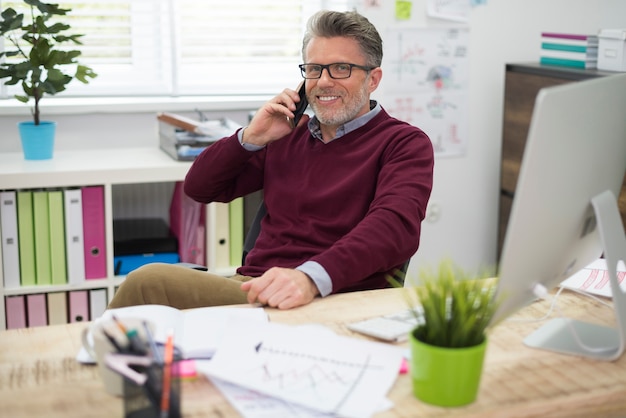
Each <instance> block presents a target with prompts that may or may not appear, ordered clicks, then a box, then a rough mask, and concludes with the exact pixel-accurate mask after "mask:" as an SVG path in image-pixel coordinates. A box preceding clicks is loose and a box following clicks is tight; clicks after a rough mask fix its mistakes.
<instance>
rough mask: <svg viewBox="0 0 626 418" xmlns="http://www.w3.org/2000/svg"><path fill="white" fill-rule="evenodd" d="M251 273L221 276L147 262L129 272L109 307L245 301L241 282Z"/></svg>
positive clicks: (237, 302)
mask: <svg viewBox="0 0 626 418" xmlns="http://www.w3.org/2000/svg"><path fill="white" fill-rule="evenodd" d="M250 279H252V277H247V276H241V275H235V276H233V277H222V276H218V275H215V274H211V273H207V272H206V271H200V270H194V269H192V268H189V267H183V266H178V265H175V264H164V263H152V264H146V265H144V266H142V267H140V268H138V269H136V270H134V271H132V272H130V273H129V274H128V276H127V277H126V280H124V282H123V283H122V284H121V285H120V287H119V289H118V290H117V292H116V293H115V296H114V297H113V300H111V303H109V306H108V307H109V308H121V307H124V306H134V305H145V304H157V305H169V306H173V307H175V308H178V309H189V308H198V307H203V306H221V305H234V304H240V303H248V300H247V299H246V295H247V294H246V293H245V292H242V291H241V289H240V286H241V283H242V282H245V281H248V280H250Z"/></svg>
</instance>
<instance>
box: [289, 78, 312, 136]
mask: <svg viewBox="0 0 626 418" xmlns="http://www.w3.org/2000/svg"><path fill="white" fill-rule="evenodd" d="M304 86H305V83H304V81H303V82H302V84H301V85H300V88H299V89H298V95H299V96H300V101H299V102H298V103H296V110H294V112H293V114H294V118H293V119H292V120H291V123H292V126H293V127H294V128H295V127H296V126H298V122H300V118H302V115H303V114H304V111H305V110H306V108H307V106H308V105H309V102H308V100H307V99H306V89H305V87H304Z"/></svg>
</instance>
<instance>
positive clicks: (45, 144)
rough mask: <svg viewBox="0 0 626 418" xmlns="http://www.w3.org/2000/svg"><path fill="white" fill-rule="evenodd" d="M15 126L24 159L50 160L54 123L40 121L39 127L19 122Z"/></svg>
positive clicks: (32, 123)
mask: <svg viewBox="0 0 626 418" xmlns="http://www.w3.org/2000/svg"><path fill="white" fill-rule="evenodd" d="M17 125H18V128H19V131H20V138H21V140H22V150H23V151H24V158H25V159H27V160H49V159H51V158H52V152H53V150H54V134H55V131H56V122H47V121H42V122H40V123H39V125H35V123H34V122H20V123H18V124H17Z"/></svg>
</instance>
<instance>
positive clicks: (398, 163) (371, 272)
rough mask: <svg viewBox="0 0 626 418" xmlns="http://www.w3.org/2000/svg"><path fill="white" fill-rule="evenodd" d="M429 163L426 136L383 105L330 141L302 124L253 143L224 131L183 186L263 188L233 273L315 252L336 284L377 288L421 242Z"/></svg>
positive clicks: (227, 196) (226, 195)
mask: <svg viewBox="0 0 626 418" xmlns="http://www.w3.org/2000/svg"><path fill="white" fill-rule="evenodd" d="M305 125H306V124H305ZM433 164H434V158H433V148H432V144H431V142H430V140H429V138H428V136H427V135H426V134H425V133H424V132H423V131H421V130H420V129H418V128H416V127H414V126H412V125H409V124H407V123H405V122H401V121H399V120H397V119H394V118H392V117H391V116H389V114H387V112H385V111H384V109H383V110H381V112H379V114H378V115H376V116H375V117H374V118H373V119H372V120H371V121H369V122H368V123H367V124H365V125H364V126H362V127H360V128H358V129H356V130H355V131H352V132H350V133H348V134H346V135H344V136H342V137H340V138H338V139H336V140H334V141H331V142H329V143H327V144H324V143H323V142H321V141H320V140H318V139H315V138H314V137H313V136H312V135H311V133H310V132H309V130H308V128H307V127H306V126H300V127H299V128H297V129H295V130H294V131H292V132H291V133H290V134H289V135H287V136H286V137H284V138H282V139H280V140H278V141H275V142H273V143H271V144H269V145H267V147H265V148H264V149H262V150H260V151H256V152H251V151H247V150H246V149H244V148H243V147H242V146H241V144H240V143H239V140H238V138H237V135H236V134H235V135H233V136H230V137H227V138H224V139H222V140H220V141H218V142H216V143H215V144H213V145H211V146H210V147H208V148H207V149H206V150H205V151H204V152H203V153H202V154H200V155H199V156H198V157H197V158H196V160H195V161H194V163H193V165H192V167H191V169H190V170H189V173H188V174H187V177H186V179H185V192H186V193H187V195H188V196H190V197H191V198H193V199H195V200H197V201H200V202H204V203H209V202H213V201H217V202H229V201H231V200H232V199H235V198H237V197H240V196H244V195H246V194H248V193H251V192H254V191H256V190H260V189H263V190H264V192H263V193H264V201H265V205H266V207H267V215H266V216H265V218H264V219H263V222H262V223H261V233H260V234H259V237H258V238H257V241H256V244H255V246H254V249H253V250H252V251H251V252H250V253H249V254H248V255H247V257H246V265H244V266H242V267H240V268H239V269H238V270H237V271H238V273H240V274H243V275H248V276H253V277H257V276H260V275H261V274H263V272H265V271H266V270H268V269H269V268H271V267H275V266H277V267H287V268H295V267H297V266H299V265H301V264H302V263H304V262H305V261H316V262H318V263H319V264H321V265H322V266H323V267H324V268H325V269H326V271H327V273H328V274H329V275H330V277H331V280H332V283H333V290H332V293H338V292H347V291H354V290H367V289H377V288H383V287H386V286H388V282H387V279H386V277H385V276H386V275H387V274H390V273H391V272H393V270H394V269H395V268H398V267H399V266H401V265H402V264H403V263H404V262H405V261H406V260H408V259H409V258H410V257H411V256H412V255H413V254H414V253H415V251H417V248H418V246H419V237H420V224H421V221H422V220H423V219H424V215H425V211H426V204H427V202H428V199H429V197H430V192H431V188H432V181H433Z"/></svg>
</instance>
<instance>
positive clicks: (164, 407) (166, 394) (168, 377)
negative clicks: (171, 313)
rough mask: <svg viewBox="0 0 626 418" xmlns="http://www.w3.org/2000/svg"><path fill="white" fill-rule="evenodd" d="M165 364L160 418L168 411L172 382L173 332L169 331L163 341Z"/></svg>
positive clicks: (164, 417)
mask: <svg viewBox="0 0 626 418" xmlns="http://www.w3.org/2000/svg"><path fill="white" fill-rule="evenodd" d="M164 357H165V358H164V361H165V365H164V366H163V390H162V392H161V418H167V417H168V416H169V413H170V387H171V384H172V361H173V360H174V332H173V331H172V330H170V331H169V333H168V335H167V340H166V342H165V356H164Z"/></svg>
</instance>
